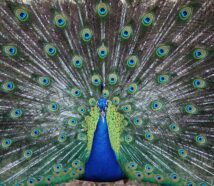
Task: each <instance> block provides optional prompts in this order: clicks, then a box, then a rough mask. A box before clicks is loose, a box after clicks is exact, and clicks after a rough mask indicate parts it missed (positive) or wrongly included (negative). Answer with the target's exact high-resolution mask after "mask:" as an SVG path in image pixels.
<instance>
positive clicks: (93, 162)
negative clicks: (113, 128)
mask: <svg viewBox="0 0 214 186" xmlns="http://www.w3.org/2000/svg"><path fill="white" fill-rule="evenodd" d="M123 178H124V175H123V173H122V170H121V168H120V166H119V164H118V162H117V160H116V156H115V153H114V151H113V149H112V147H111V143H110V139H109V134H108V126H107V122H106V118H105V119H104V122H103V120H102V117H101V116H100V118H99V121H98V124H97V128H96V131H95V133H94V139H93V144H92V150H91V154H90V157H89V160H88V162H87V163H86V167H85V175H84V179H85V180H89V181H116V180H120V179H123Z"/></svg>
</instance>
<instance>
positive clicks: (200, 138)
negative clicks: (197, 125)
mask: <svg viewBox="0 0 214 186" xmlns="http://www.w3.org/2000/svg"><path fill="white" fill-rule="evenodd" d="M195 141H196V142H197V143H198V144H199V145H203V144H205V143H206V137H205V136H204V135H201V134H199V135H197V136H196V137H195Z"/></svg>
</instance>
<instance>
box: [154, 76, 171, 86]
mask: <svg viewBox="0 0 214 186" xmlns="http://www.w3.org/2000/svg"><path fill="white" fill-rule="evenodd" d="M157 79H158V84H160V85H165V84H168V83H169V75H162V74H161V75H158V77H157Z"/></svg>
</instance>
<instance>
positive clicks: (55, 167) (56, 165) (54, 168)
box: [53, 163, 62, 172]
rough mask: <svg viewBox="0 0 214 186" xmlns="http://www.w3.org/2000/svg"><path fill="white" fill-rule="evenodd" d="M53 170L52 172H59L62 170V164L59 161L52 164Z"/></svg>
mask: <svg viewBox="0 0 214 186" xmlns="http://www.w3.org/2000/svg"><path fill="white" fill-rule="evenodd" d="M53 170H54V172H60V171H61V170H62V164H61V163H57V164H54V165H53Z"/></svg>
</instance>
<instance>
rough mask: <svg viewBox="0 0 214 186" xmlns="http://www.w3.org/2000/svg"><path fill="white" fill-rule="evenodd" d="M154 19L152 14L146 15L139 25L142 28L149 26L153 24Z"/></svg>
mask: <svg viewBox="0 0 214 186" xmlns="http://www.w3.org/2000/svg"><path fill="white" fill-rule="evenodd" d="M154 19H155V18H154V15H153V14H152V13H148V14H145V15H144V16H143V17H142V19H141V23H142V25H143V26H151V25H152V24H153V23H154Z"/></svg>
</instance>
